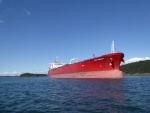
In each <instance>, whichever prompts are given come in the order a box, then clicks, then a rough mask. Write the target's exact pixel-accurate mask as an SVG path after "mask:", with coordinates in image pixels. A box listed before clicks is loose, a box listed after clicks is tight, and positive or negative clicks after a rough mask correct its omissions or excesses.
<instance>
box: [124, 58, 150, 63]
mask: <svg viewBox="0 0 150 113" xmlns="http://www.w3.org/2000/svg"><path fill="white" fill-rule="evenodd" d="M144 60H150V58H149V57H145V58H138V57H134V58H130V59H129V60H126V61H125V64H129V63H133V62H139V61H144Z"/></svg>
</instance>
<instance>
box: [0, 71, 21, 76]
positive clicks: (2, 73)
mask: <svg viewBox="0 0 150 113" xmlns="http://www.w3.org/2000/svg"><path fill="white" fill-rule="evenodd" d="M20 74H21V72H17V71H10V72H0V76H19V75H20Z"/></svg>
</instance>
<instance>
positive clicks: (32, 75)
mask: <svg viewBox="0 0 150 113" xmlns="http://www.w3.org/2000/svg"><path fill="white" fill-rule="evenodd" d="M20 77H47V75H46V74H34V73H23V74H21V75H20Z"/></svg>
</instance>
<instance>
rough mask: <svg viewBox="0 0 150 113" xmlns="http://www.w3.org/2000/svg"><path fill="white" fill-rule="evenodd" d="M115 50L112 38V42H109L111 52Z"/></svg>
mask: <svg viewBox="0 0 150 113" xmlns="http://www.w3.org/2000/svg"><path fill="white" fill-rule="evenodd" d="M114 52H115V44H114V41H113V40H112V44H111V53H114Z"/></svg>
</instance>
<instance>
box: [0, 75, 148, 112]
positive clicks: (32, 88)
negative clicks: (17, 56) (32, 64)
mask: <svg viewBox="0 0 150 113" xmlns="http://www.w3.org/2000/svg"><path fill="white" fill-rule="evenodd" d="M17 112H18V113H59V112H60V113H150V76H126V77H124V78H123V79H122V80H80V79H50V78H48V77H39V78H20V77H0V113H17Z"/></svg>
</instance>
